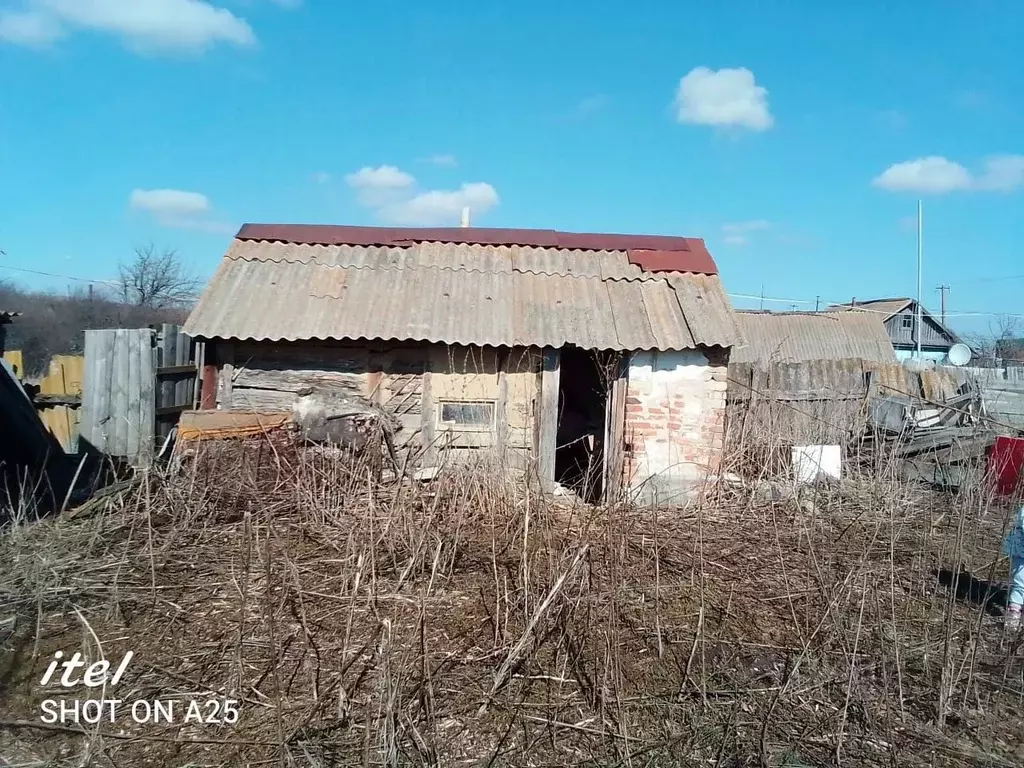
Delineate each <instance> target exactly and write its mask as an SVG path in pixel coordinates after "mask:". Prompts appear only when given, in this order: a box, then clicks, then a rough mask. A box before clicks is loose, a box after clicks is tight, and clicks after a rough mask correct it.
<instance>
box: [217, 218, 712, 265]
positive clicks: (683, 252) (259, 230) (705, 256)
mask: <svg viewBox="0 0 1024 768" xmlns="http://www.w3.org/2000/svg"><path fill="white" fill-rule="evenodd" d="M236 237H237V238H238V239H239V240H263V241H270V242H281V243H296V244H304V245H355V246H390V247H408V246H410V245H415V244H419V243H444V244H446V245H497V246H515V245H526V246H531V247H534V248H553V249H557V250H581V251H625V253H626V256H627V258H628V259H629V261H630V262H631V263H633V264H637V265H639V266H641V267H643V268H644V269H645V270H647V271H649V272H696V273H700V274H706V275H714V274H718V267H716V266H715V260H714V259H712V258H711V254H710V253H708V249H707V247H705V245H704V241H703V240H701V239H700V238H697V237H666V236H664V235H612V234H594V233H585V232H557V231H555V230H553V229H486V228H480V227H459V228H434V229H423V228H412V227H340V226H331V225H316V224H245V225H244V226H243V227H242V228H241V229H240V230H239V232H238V235H237V236H236Z"/></svg>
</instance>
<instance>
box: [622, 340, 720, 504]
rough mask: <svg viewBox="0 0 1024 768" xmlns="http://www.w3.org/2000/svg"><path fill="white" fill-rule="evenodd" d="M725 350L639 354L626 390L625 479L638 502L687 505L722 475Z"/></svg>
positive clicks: (631, 364)
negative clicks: (715, 476) (711, 478)
mask: <svg viewBox="0 0 1024 768" xmlns="http://www.w3.org/2000/svg"><path fill="white" fill-rule="evenodd" d="M727 364H728V356H727V353H724V352H717V351H713V350H685V351H681V352H638V353H635V354H634V355H633V358H632V360H631V361H630V368H629V385H628V388H627V392H626V445H627V447H628V449H629V450H628V452H627V461H626V477H627V482H628V484H629V487H630V488H631V489H632V490H633V491H634V493H635V494H636V497H637V498H638V500H640V501H642V502H645V503H673V502H674V501H681V500H683V499H684V498H685V497H686V496H687V495H689V494H691V493H692V492H693V491H694V490H696V488H697V487H698V486H699V485H700V483H701V482H702V480H703V479H704V478H705V477H707V475H709V474H712V473H715V472H717V471H718V469H719V466H720V463H721V460H722V448H723V444H724V433H725V430H724V427H725V395H726V383H727V373H728V367H727Z"/></svg>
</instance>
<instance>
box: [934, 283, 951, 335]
mask: <svg viewBox="0 0 1024 768" xmlns="http://www.w3.org/2000/svg"><path fill="white" fill-rule="evenodd" d="M935 290H937V291H938V292H939V297H940V298H939V311H940V314H941V315H942V324H943V325H945V324H946V295H947V294H948V293H949V286H948V285H946V284H944V283H943V284H942V285H940V286H938V287H937V288H936V289H935Z"/></svg>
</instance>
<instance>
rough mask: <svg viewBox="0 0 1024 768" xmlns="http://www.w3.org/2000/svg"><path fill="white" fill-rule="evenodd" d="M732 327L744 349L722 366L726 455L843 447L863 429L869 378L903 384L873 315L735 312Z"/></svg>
mask: <svg viewBox="0 0 1024 768" xmlns="http://www.w3.org/2000/svg"><path fill="white" fill-rule="evenodd" d="M736 319H737V321H738V323H739V327H740V330H741V332H742V334H743V337H744V340H745V344H744V345H743V346H740V347H737V348H736V349H735V350H733V353H732V356H731V358H730V364H729V391H728V403H729V447H730V449H731V450H732V451H733V452H737V451H738V452H742V451H743V450H745V448H748V447H751V446H763V445H766V444H769V443H770V444H773V445H776V446H778V447H779V448H780V449H785V448H786V446H788V445H792V444H800V443H821V442H824V443H845V441H846V440H848V439H849V437H850V435H851V434H854V433H856V432H858V431H859V430H861V429H862V428H863V425H864V419H865V405H866V397H867V391H868V382H869V378H870V377H871V376H872V375H873V374H877V376H882V375H883V374H884V376H886V377H889V378H892V377H893V376H896V377H897V378H900V381H901V382H902V373H903V371H902V369H901V368H900V367H899V366H898V364H897V361H896V355H895V353H894V351H893V348H892V344H891V343H890V341H889V335H888V333H887V331H886V328H885V325H884V323H883V322H882V319H881V317H879V316H878V315H877V314H873V313H868V312H756V311H741V312H737V314H736ZM877 376H876V378H877ZM758 450H759V449H758Z"/></svg>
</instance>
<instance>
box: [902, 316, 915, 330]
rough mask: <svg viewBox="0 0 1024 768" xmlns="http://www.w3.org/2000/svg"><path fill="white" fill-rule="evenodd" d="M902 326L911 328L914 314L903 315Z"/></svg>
mask: <svg viewBox="0 0 1024 768" xmlns="http://www.w3.org/2000/svg"><path fill="white" fill-rule="evenodd" d="M903 327H904V328H913V327H914V316H913V315H903Z"/></svg>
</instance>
